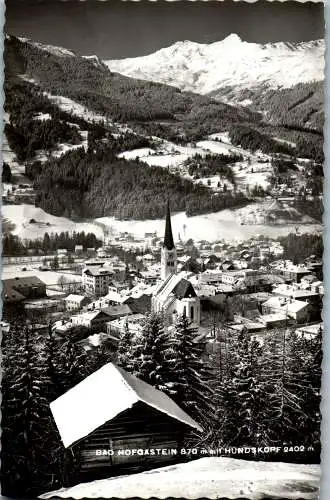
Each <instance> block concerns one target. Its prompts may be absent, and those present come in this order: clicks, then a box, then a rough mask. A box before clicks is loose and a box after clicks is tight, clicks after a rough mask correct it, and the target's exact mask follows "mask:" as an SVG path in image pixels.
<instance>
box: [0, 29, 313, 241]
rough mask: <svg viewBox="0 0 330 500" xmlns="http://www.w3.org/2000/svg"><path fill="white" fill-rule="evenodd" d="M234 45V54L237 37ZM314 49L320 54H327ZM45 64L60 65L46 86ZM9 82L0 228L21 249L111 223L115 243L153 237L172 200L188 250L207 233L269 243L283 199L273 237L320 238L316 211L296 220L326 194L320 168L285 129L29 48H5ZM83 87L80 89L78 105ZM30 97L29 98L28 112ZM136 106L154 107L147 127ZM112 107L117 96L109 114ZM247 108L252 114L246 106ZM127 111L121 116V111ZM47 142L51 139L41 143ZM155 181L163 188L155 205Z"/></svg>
mask: <svg viewBox="0 0 330 500" xmlns="http://www.w3.org/2000/svg"><path fill="white" fill-rule="evenodd" d="M229 42H230V43H234V44H235V43H240V42H239V41H238V40H237V39H235V38H232V39H230V40H227V41H226V44H227V45H228V44H229ZM188 45H189V43H184V44H181V45H180V44H177V45H176V49H177V50H179V48H180V47H181V49H182V50H183V52H182V53H185V52H184V51H185V50H186V48H187V47H188ZM197 45H198V44H197ZM313 47H314V46H312V48H311V50H312V49H313V50H314V49H315V50H321V48H322V44H321V43H316V45H315V47H314V48H313ZM193 48H194V50H195V48H196V47H195V46H194V47H193ZM282 49H283V48H282ZM282 49H281V50H282ZM166 50H167V49H164V51H165V52H166ZM210 50H211V48H210ZM267 50H268V49H267ZM272 50H275V51H277V50H279V48H278V47H275V48H274V47H273V48H272ZM285 50H286V49H285ZM299 50H300V49H299ZM301 50H303V49H301ZM204 56H205V54H204ZM204 56H203V57H204ZM148 57H149V56H148ZM194 57H195V56H194ZM201 57H202V56H201ZM49 59H51V60H54V62H55V61H56V66H55V67H56V68H57V69H56V71H55V73H54V66H52V79H50V75H49V72H48V71H47V70H48V69H49V68H50V66H49ZM37 61H38V63H39V64H38V66H37V65H36V62H37ZM107 64H108V63H107ZM122 64H124V61H123V62H122ZM108 65H109V64H108ZM17 66H18V67H19V68H20V71H18V68H17ZM59 67H61V70H60V71H59V70H58V68H59ZM77 68H78V69H79V74H80V79H79V84H78V80H76V81H71V83H70V85H68V87H64V86H63V82H64V80H66V79H67V78H69V77H70V78H71V77H72V78H75V74H74V72H76V70H77ZM6 71H7V74H8V75H9V78H7V82H6V83H7V90H6V92H7V100H6V115H5V123H6V127H7V128H5V138H4V143H3V160H4V162H5V163H6V164H7V165H9V167H10V169H11V172H12V179H11V182H6V183H4V202H5V204H4V207H3V218H4V219H5V220H7V221H8V222H9V223H12V224H13V225H14V227H15V229H14V233H15V234H17V235H20V236H21V237H22V238H28V237H33V235H36V234H37V233H38V234H39V233H40V234H43V233H44V232H47V231H54V232H55V231H61V230H69V231H70V230H71V229H70V228H72V229H73V228H74V227H76V226H77V224H78V225H79V227H81V228H82V227H84V228H86V229H87V228H88V230H93V231H94V232H95V234H99V233H100V227H99V226H97V225H94V222H93V221H94V220H102V221H105V222H106V223H107V224H108V223H109V224H110V226H111V227H113V228H114V230H115V231H117V232H125V231H132V233H134V232H137V234H139V233H140V232H141V231H140V229H139V227H140V226H141V225H143V226H146V227H147V226H149V225H150V226H153V227H157V222H158V221H160V220H161V218H162V213H163V208H162V207H163V205H164V203H165V202H166V198H167V197H169V198H170V199H171V203H172V207H173V210H174V211H175V212H176V215H175V216H174V217H175V218H176V219H177V221H178V232H180V234H183V227H184V226H185V231H186V232H187V235H188V236H187V237H192V238H194V239H196V238H197V239H203V238H204V237H205V234H206V233H207V232H208V234H209V235H214V240H216V239H219V238H220V237H224V238H229V239H237V238H238V239H239V238H242V239H245V238H249V237H250V236H251V235H254V234H258V233H262V234H269V233H271V232H272V230H273V229H272V227H273V221H272V220H271V218H270V219H269V218H268V219H267V220H265V217H264V216H263V214H264V211H265V210H266V209H267V207H268V206H269V205H270V204H271V199H272V198H273V199H274V198H276V199H278V198H280V197H282V198H283V197H284V198H285V197H286V198H288V197H289V198H291V201H290V203H289V204H290V207H291V208H289V209H288V210H287V209H285V210H284V211H282V215H283V214H284V215H283V217H284V219H283V220H281V223H282V225H281V227H280V228H279V227H278V228H277V230H279V231H280V232H283V234H287V233H288V232H290V231H292V230H293V228H296V227H300V226H301V227H302V230H303V231H314V230H315V228H316V229H317V228H319V227H320V219H319V217H318V209H317V210H316V211H314V212H315V215H316V218H314V217H311V210H309V212H308V213H306V214H304V213H301V210H303V208H302V207H303V205H302V204H301V203H300V205H299V207H298V206H296V204H295V195H297V193H300V195H301V196H303V197H304V196H305V197H306V196H307V197H308V196H309V197H310V198H311V199H310V201H309V203H310V204H311V203H312V200H313V196H315V195H320V194H321V192H322V186H321V177H320V176H321V175H322V174H321V173H320V174H317V176H316V177H315V175H314V172H315V170H318V171H320V168H319V164H318V163H317V162H316V161H315V160H313V159H312V158H303V157H302V158H301V157H300V156H299V153H300V151H299V148H298V145H297V142H295V141H293V140H288V137H287V135H286V134H285V133H283V134H282V132H281V129H278V128H275V129H274V130H273V129H272V128H271V126H270V125H268V126H267V128H266V130H265V132H266V134H265V132H264V131H262V132H261V130H262V127H261V121H260V120H261V117H260V116H259V115H258V114H255V113H254V114H253V112H251V111H248V110H246V111H245V110H243V109H242V107H241V108H237V107H236V108H234V107H232V106H228V105H226V104H222V103H219V102H216V101H214V100H212V99H209V98H208V97H202V96H198V95H196V94H191V93H183V92H181V91H178V89H177V88H174V87H169V86H167V85H166V86H164V85H161V84H154V83H152V82H143V81H139V80H131V79H129V78H126V77H123V76H122V75H119V74H117V75H116V74H114V73H111V72H109V70H108V69H107V66H106V65H105V64H104V63H102V62H100V61H95V60H94V58H81V57H79V56H77V55H76V54H74V53H73V52H71V51H67V50H66V49H61V48H56V47H55V48H54V47H53V48H52V47H49V46H43V45H42V44H38V43H37V44H36V43H33V42H31V41H29V40H26V39H16V38H14V37H7V38H6ZM87 76H88V77H89V78H91V80H89V82H87ZM100 77H103V79H104V81H103V82H102V83H101V82H100V81H99V80H98V81H97V83H96V87H97V88H98V97H97V99H96V98H91V96H92V93H93V92H94V90H93V87H92V84H93V82H94V83H95V82H96V80H97V78H100ZM306 78H307V76H306ZM306 78H305V79H306ZM78 85H79V87H80V88H81V87H83V88H84V89H85V90H84V91H83V92H80V93H79V94H78V93H77V88H78V87H77V86H78ZM247 87H248V85H247ZM87 89H88V91H87ZM26 91H27V92H28V93H29V94H30V95H31V99H30V102H29V103H28V105H27V103H24V92H26ZM60 91H61V93H60ZM13 92H15V96H16V99H17V96H21V97H20V99H21V100H22V107H21V108H18V107H17V102H15V101H13V100H12V97H11V96H12V93H13ZM137 95H139V96H141V98H142V101H141V103H143V102H144V100H145V99H150V98H151V102H152V103H153V104H152V105H151V106H150V107H149V113H150V115H149V118H148V119H145V118H144V119H141V118H142V117H141V116H138V115H136V108H134V111H133V108H131V109H130V111H129V112H128V108H127V104H129V102H130V99H131V98H132V97H133V96H137ZM160 95H162V97H163V98H165V96H167V97H166V102H167V106H168V105H169V106H170V107H171V111H169V108H168V111H169V114H167V115H166V116H167V119H165V120H164V117H165V115H163V118H161V117H160V115H159V112H158V111H157V109H158V98H159V96H160ZM95 96H96V94H95ZM108 96H111V98H110V99H113V97H112V96H116V99H117V100H116V106H114V101H112V104H111V103H110V101H109V97H108ZM119 96H121V97H120V100H118V98H119ZM123 96H125V98H126V102H125V104H124V100H123ZM245 104H246V105H247V106H249V100H248V99H246V103H245ZM118 105H119V107H118ZM26 106H27V107H26ZM122 106H125V109H126V111H125V113H126V115H125V114H123V113H122V112H119V109H120V108H121V109H122V110H123V108H122ZM289 106H290V105H289V104H288V107H289ZM291 106H292V105H291ZM137 109H138V110H139V109H142V108H137ZM159 109H160V108H159ZM24 110H25V111H24ZM101 110H102V112H101ZM114 111H115V112H114ZM23 112H25V114H24V115H23ZM166 113H167V111H166ZM125 116H126V118H125ZM202 118H204V122H203V124H202V125H201V123H202V122H201V120H202ZM219 119H220V120H219ZM205 120H206V121H205ZM197 122H198V124H197ZM247 123H248V124H249V125H247ZM7 130H8V132H7ZM192 131H193V132H192ZM48 133H49V134H51V135H52V139H46V140H45V139H42V140H41V139H37V138H36V137H37V136H38V137H44V138H45V137H47V135H45V134H48ZM8 134H10V135H8ZM20 134H24V141H22V140H20V139H19V137H20ZM29 134H31V135H30V137H29ZM304 134H305V133H303V132H302V133H301V137H303V136H304ZM8 137H9V139H10V141H9V140H8ZM49 137H50V136H49ZM54 137H56V138H55V139H54ZM17 139H19V140H20V142H19V144H18V142H16V141H17ZM37 141H38V142H37ZM22 143H23V146H22ZM25 144H26V145H25ZM43 144H44V148H42V145H43ZM148 169H149V172H148ZM117 172H118V174H119V172H120V173H121V174H120V176H119V175H118V174H117ZM152 180H153V181H152ZM151 182H153V185H154V186H157V185H158V186H159V190H158V191H157V188H156V190H155V191H153V193H152V197H151V196H150V195H151V192H150V189H151ZM82 186H83V188H82ZM119 186H120V187H119ZM31 189H32V192H31ZM140 192H141V196H142V197H141V196H140V194H139V193H140ZM142 200H143V205H144V208H143V209H142V208H141V207H140V204H141V202H142ZM155 201H156V204H155ZM31 202H32V203H33V204H34V203H35V205H36V207H33V205H31ZM12 203H14V204H12ZM17 203H19V205H17ZM148 203H149V205H148ZM265 207H266V208H265ZM293 214H294V215H293ZM31 220H32V221H33V222H32V223H31V222H30V221H31ZM174 220H175V219H174ZM140 221H141V222H140ZM142 221H143V222H142ZM179 221H180V222H179ZM189 228H190V229H189ZM281 234H282V233H281ZM211 238H213V236H211Z"/></svg>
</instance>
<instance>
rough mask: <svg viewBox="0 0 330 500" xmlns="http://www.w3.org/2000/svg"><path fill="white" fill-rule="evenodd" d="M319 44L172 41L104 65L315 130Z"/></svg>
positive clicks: (318, 126)
mask: <svg viewBox="0 0 330 500" xmlns="http://www.w3.org/2000/svg"><path fill="white" fill-rule="evenodd" d="M324 50H325V46H324V40H316V41H311V42H302V43H295V44H292V43H285V42H279V43H268V44H264V45H261V44H256V43H248V42H244V41H242V40H241V39H240V38H239V37H238V36H237V35H230V36H229V37H227V38H225V39H224V40H222V41H220V42H215V43H212V44H199V43H195V42H190V41H183V42H177V43H175V44H174V45H172V46H170V47H167V48H164V49H161V50H158V51H157V52H155V53H153V54H150V55H148V56H144V57H137V58H133V59H123V60H115V61H105V63H106V65H107V66H108V67H109V68H110V69H111V70H112V71H118V72H119V73H122V74H124V75H127V76H131V77H136V78H142V79H146V80H153V81H156V82H162V83H167V84H170V85H175V86H177V87H179V88H181V89H182V90H190V91H193V92H197V93H200V94H203V95H209V96H211V97H213V98H214V99H217V100H219V101H222V102H226V103H228V104H233V105H235V106H237V105H239V106H241V107H244V108H245V109H250V110H251V111H256V112H262V113H263V115H264V117H265V118H266V120H267V123H271V124H273V125H280V126H283V125H284V126H287V125H288V126H290V127H292V126H293V127H300V128H302V127H303V128H306V129H312V130H318V131H321V130H322V128H323V122H324V116H323V103H324V95H323V80H324Z"/></svg>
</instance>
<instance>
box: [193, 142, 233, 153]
mask: <svg viewBox="0 0 330 500" xmlns="http://www.w3.org/2000/svg"><path fill="white" fill-rule="evenodd" d="M197 146H198V147H200V148H202V149H206V150H207V151H209V152H210V153H216V154H222V155H230V154H231V151H230V148H232V146H230V148H228V144H222V143H221V142H218V141H199V142H197Z"/></svg>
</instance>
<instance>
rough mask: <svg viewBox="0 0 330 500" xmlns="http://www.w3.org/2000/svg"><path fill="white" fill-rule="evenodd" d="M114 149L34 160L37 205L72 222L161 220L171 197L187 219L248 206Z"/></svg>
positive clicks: (30, 169)
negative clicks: (84, 219) (89, 219)
mask: <svg viewBox="0 0 330 500" xmlns="http://www.w3.org/2000/svg"><path fill="white" fill-rule="evenodd" d="M115 152H116V149H112V148H111V147H110V146H103V147H102V146H96V147H95V149H89V150H88V151H87V152H85V151H84V149H83V148H79V149H76V150H74V151H69V152H68V153H66V154H65V155H63V156H62V157H61V158H58V159H51V160H49V161H47V162H46V163H44V164H43V165H42V164H41V163H40V162H35V163H33V164H31V165H29V166H28V167H27V169H26V174H27V176H29V177H30V178H31V179H33V181H34V187H35V189H36V193H37V197H36V204H37V205H38V206H40V207H41V208H43V209H44V210H45V211H47V212H49V213H51V214H53V215H64V216H66V217H70V218H78V217H102V216H110V215H113V216H116V217H118V218H121V219H125V218H133V219H145V218H158V217H163V215H164V206H165V204H166V200H167V197H168V196H170V197H171V207H172V209H173V211H176V210H186V212H187V215H196V214H201V213H207V212H215V211H218V210H222V209H225V208H229V207H234V206H239V205H242V204H244V203H246V202H247V200H246V198H245V197H244V196H243V195H242V194H241V193H240V192H238V193H235V194H231V193H222V194H221V195H215V194H214V193H213V192H212V191H211V190H209V189H208V188H207V187H205V186H201V185H196V184H194V183H193V182H191V181H189V180H187V179H183V178H182V177H180V176H179V175H174V174H172V173H170V172H168V171H167V170H166V169H161V168H159V167H150V166H148V165H146V164H145V163H143V162H139V161H125V160H123V159H118V158H117V157H116V155H115Z"/></svg>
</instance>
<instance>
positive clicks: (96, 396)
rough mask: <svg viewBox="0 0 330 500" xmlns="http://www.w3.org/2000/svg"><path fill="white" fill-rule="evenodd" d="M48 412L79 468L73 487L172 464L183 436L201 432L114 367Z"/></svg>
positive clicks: (82, 384)
mask: <svg viewBox="0 0 330 500" xmlns="http://www.w3.org/2000/svg"><path fill="white" fill-rule="evenodd" d="M50 409H51V412H52V415H53V418H54V421H55V423H56V426H57V428H58V431H59V434H60V437H61V440H62V443H63V445H64V447H65V448H67V449H70V450H71V452H72V454H73V456H74V459H75V461H76V463H77V464H79V471H77V477H76V482H81V481H84V480H85V481H86V480H90V479H92V478H100V477H109V476H113V475H116V474H122V473H123V472H124V471H125V472H132V471H137V470H143V469H148V468H149V467H152V468H154V467H157V466H162V465H165V464H168V463H171V462H173V461H176V460H177V459H178V455H179V452H178V450H179V449H180V448H181V447H182V444H183V440H184V437H185V436H186V434H187V433H188V432H189V431H190V430H191V429H194V431H195V432H196V431H197V432H202V428H201V427H200V425H199V424H198V423H197V422H195V421H194V420H193V419H192V418H191V417H190V416H189V415H188V414H187V413H186V412H184V411H183V410H182V409H181V408H180V407H179V406H178V405H177V404H176V403H174V401H172V400H171V399H170V398H169V397H168V396H167V395H166V394H164V393H163V392H161V391H159V390H157V389H155V388H154V387H152V386H150V385H149V384H147V383H146V382H143V381H142V380H139V379H138V378H136V377H134V376H133V375H131V374H129V373H127V372H126V371H124V370H123V369H122V368H120V367H118V366H116V365H115V364H113V363H108V364H106V365H104V366H103V367H102V368H100V369H99V370H97V371H96V372H94V373H92V374H91V375H90V376H88V377H87V378H85V379H84V380H83V381H82V382H80V383H79V384H78V385H76V386H75V387H73V388H72V389H70V390H69V391H67V392H66V393H65V394H63V395H62V396H60V397H59V398H57V399H56V400H55V401H53V402H52V403H51V404H50ZM137 450H141V452H140V453H138V452H137ZM151 450H154V451H153V452H152V451H151ZM156 450H160V451H159V452H156ZM162 450H172V452H171V453H167V452H162ZM148 451H149V453H148Z"/></svg>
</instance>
